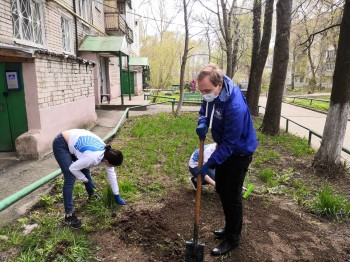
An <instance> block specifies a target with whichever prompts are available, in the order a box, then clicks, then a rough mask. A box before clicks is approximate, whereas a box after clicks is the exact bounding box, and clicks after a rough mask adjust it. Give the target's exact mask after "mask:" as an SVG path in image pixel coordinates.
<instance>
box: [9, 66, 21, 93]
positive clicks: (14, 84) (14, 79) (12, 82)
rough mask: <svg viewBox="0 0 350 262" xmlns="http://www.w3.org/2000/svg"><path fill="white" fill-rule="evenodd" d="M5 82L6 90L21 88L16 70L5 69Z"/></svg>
mask: <svg viewBox="0 0 350 262" xmlns="http://www.w3.org/2000/svg"><path fill="white" fill-rule="evenodd" d="M6 82H7V89H8V90H19V89H20V88H21V86H20V83H19V79H18V72H17V71H6Z"/></svg>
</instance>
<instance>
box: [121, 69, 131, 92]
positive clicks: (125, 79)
mask: <svg viewBox="0 0 350 262" xmlns="http://www.w3.org/2000/svg"><path fill="white" fill-rule="evenodd" d="M122 77H123V80H122V81H123V94H124V95H126V94H129V83H128V72H126V71H123V73H122ZM130 90H131V94H132V95H133V94H134V73H132V72H130Z"/></svg>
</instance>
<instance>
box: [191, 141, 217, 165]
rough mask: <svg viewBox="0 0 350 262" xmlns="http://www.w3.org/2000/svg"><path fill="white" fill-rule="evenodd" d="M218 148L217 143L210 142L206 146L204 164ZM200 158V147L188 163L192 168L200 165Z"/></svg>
mask: <svg viewBox="0 0 350 262" xmlns="http://www.w3.org/2000/svg"><path fill="white" fill-rule="evenodd" d="M215 149H216V143H213V144H208V145H205V146H204V157H203V164H204V163H206V162H207V161H208V159H209V158H210V156H211V154H212V153H214V151H215ZM198 160H199V149H197V150H196V151H194V152H193V154H192V155H191V158H190V161H189V162H188V165H189V166H190V167H192V168H194V167H197V166H198Z"/></svg>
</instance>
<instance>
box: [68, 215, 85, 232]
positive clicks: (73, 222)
mask: <svg viewBox="0 0 350 262" xmlns="http://www.w3.org/2000/svg"><path fill="white" fill-rule="evenodd" d="M64 222H65V223H66V224H67V225H69V226H71V227H72V228H74V229H78V228H81V227H82V223H81V221H80V220H79V219H78V218H77V217H76V215H75V214H74V213H72V214H68V215H67V214H66V215H65V217H64Z"/></svg>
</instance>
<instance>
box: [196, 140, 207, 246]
mask: <svg viewBox="0 0 350 262" xmlns="http://www.w3.org/2000/svg"><path fill="white" fill-rule="evenodd" d="M203 159H204V140H200V143H199V159H198V169H200V168H201V167H202V166H203ZM201 197H202V174H198V175H197V192H196V208H195V212H194V234H193V242H194V244H195V245H197V243H198V228H199V213H200V209H201Z"/></svg>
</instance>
